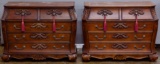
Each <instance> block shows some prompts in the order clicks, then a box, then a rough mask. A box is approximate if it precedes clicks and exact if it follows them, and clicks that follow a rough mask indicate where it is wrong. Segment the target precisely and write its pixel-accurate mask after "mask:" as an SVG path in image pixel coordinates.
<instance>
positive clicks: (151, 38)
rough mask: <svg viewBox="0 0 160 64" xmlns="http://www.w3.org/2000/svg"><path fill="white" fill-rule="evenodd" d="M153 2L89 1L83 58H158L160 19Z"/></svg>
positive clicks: (85, 11)
mask: <svg viewBox="0 0 160 64" xmlns="http://www.w3.org/2000/svg"><path fill="white" fill-rule="evenodd" d="M154 7H155V5H154V4H153V3H151V2H98V3H97V2H85V9H84V15H83V36H84V46H83V54H82V58H83V60H84V61H89V60H90V58H96V59H106V58H112V59H113V60H126V59H127V58H133V59H143V58H150V60H151V61H155V60H156V59H157V58H158V56H157V54H156V51H155V39H156V33H157V25H158V19H157V16H156V12H155V9H154Z"/></svg>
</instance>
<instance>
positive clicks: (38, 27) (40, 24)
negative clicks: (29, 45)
mask: <svg viewBox="0 0 160 64" xmlns="http://www.w3.org/2000/svg"><path fill="white" fill-rule="evenodd" d="M46 27H47V26H46V25H45V24H43V23H34V24H32V26H31V28H37V29H42V28H46Z"/></svg>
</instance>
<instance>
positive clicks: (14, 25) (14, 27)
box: [13, 25, 21, 30]
mask: <svg viewBox="0 0 160 64" xmlns="http://www.w3.org/2000/svg"><path fill="white" fill-rule="evenodd" d="M13 27H14V28H15V29H16V30H20V29H21V28H18V27H17V26H16V25H13Z"/></svg>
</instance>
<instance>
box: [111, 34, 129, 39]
mask: <svg viewBox="0 0 160 64" xmlns="http://www.w3.org/2000/svg"><path fill="white" fill-rule="evenodd" d="M112 37H113V38H115V39H126V38H128V36H127V35H126V34H123V33H116V34H114V35H113V36H112Z"/></svg>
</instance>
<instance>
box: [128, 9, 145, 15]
mask: <svg viewBox="0 0 160 64" xmlns="http://www.w3.org/2000/svg"><path fill="white" fill-rule="evenodd" d="M129 14H130V15H137V16H139V15H143V14H144V12H143V10H142V9H139V8H135V9H132V10H131V11H130V12H129Z"/></svg>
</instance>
